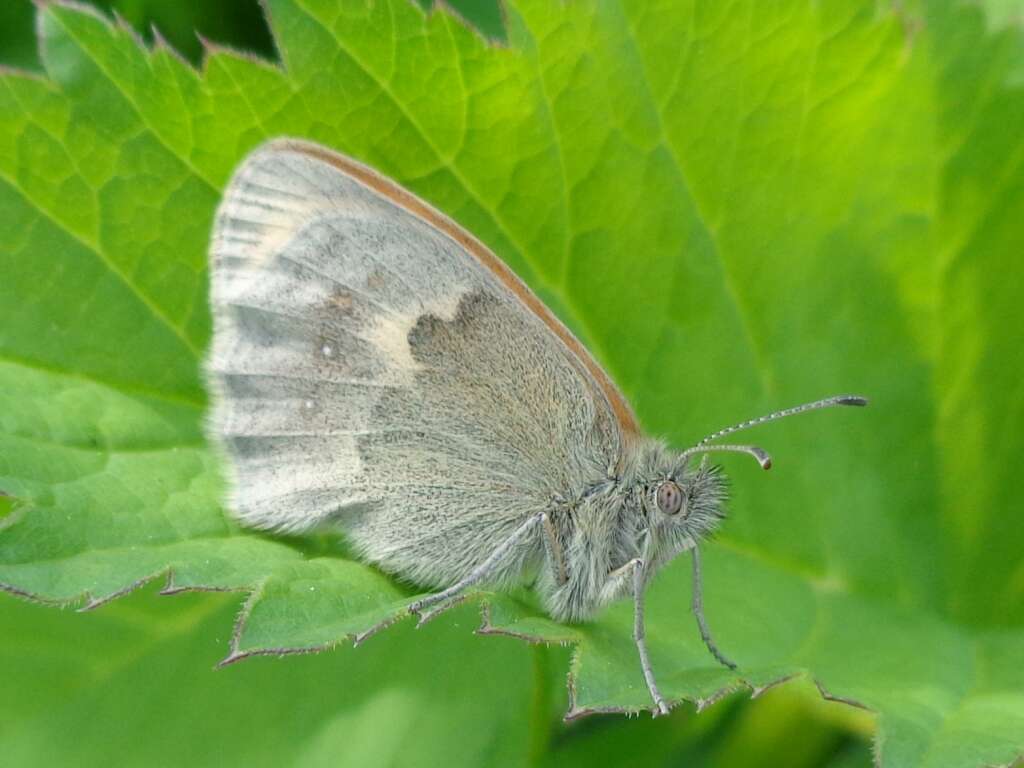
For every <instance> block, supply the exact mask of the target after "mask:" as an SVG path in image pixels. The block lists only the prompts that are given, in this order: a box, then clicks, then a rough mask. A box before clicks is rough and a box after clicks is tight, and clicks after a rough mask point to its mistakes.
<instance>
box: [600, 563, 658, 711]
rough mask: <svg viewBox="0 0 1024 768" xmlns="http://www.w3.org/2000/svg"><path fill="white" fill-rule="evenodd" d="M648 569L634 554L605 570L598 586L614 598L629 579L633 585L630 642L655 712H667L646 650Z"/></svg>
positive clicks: (603, 593)
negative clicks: (605, 576)
mask: <svg viewBox="0 0 1024 768" xmlns="http://www.w3.org/2000/svg"><path fill="white" fill-rule="evenodd" d="M646 577H647V572H646V569H645V567H644V561H643V560H641V559H640V558H639V557H635V558H633V559H632V560H630V561H629V562H628V563H626V564H625V565H623V566H622V567H621V568H616V569H615V570H614V571H612V572H611V573H610V574H608V581H607V582H606V583H605V585H604V587H603V588H602V589H601V593H602V596H606V597H609V598H611V599H614V598H615V597H617V596H618V595H619V594H620V592H621V591H622V590H623V589H624V588H625V587H626V586H627V584H628V582H629V580H630V579H632V582H633V583H632V587H633V642H635V643H636V650H637V652H638V653H639V654H640V669H641V671H642V672H643V674H644V682H646V683H647V690H648V691H650V693H651V698H652V699H654V716H655V717H657V716H658V715H667V714H668V711H669V706H668V702H666V701H665V697H664V696H662V695H661V691H659V690H658V683H657V681H655V679H654V670H653V669H652V668H651V657H650V654H649V653H648V651H647V633H646V629H645V627H644V592H645V588H646V586H647V578H646Z"/></svg>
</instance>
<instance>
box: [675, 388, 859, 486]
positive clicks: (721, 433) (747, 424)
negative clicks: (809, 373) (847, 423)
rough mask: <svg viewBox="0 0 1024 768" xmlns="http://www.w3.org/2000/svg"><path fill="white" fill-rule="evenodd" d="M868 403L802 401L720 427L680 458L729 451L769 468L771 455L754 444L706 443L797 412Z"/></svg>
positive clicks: (847, 398)
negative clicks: (779, 409) (790, 406)
mask: <svg viewBox="0 0 1024 768" xmlns="http://www.w3.org/2000/svg"><path fill="white" fill-rule="evenodd" d="M867 404H868V401H867V398H866V397H860V396H858V395H836V396H835V397H826V398H825V399H823V400H815V401H814V402H813V403H804V404H803V405H797V406H795V407H793V408H786V409H785V410H784V411H776V412H775V413H769V414H768V415H767V416H759V417H757V418H756V419H751V420H750V421H744V422H741V423H739V424H736V425H734V426H731V427H726V428H725V429H720V430H718V431H717V432H714V433H712V434H710V435H708V436H707V437H705V438H704V439H703V440H701V441H700V442H699V443H697V444H696V445H695V446H693V448H688V449H687V450H685V451H683V454H682V456H680V459H682V460H683V461H684V462H685V461H686V460H687V459H689V457H690V456H693V455H694V454H697V453H708V452H711V451H726V452H730V453H746V454H748V455H750V456H753V457H754V458H755V459H757V463H758V464H760V465H761V468H762V469H770V468H771V466H772V459H771V457H770V456H769V455H768V454H767V453H766V452H765V451H764V450H763V449H761V448H758V447H757V446H756V445H708V443H710V442H711V441H712V440H718V439H719V438H722V437H725V436H726V435H731V434H732V433H733V432H739V431H740V430H743V429H750V428H751V427H756V426H758V425H759V424H767V423H768V422H769V421H778V420H779V419H784V418H786V417H787V416H795V415H796V414H798V413H806V412H807V411H817V410H820V409H822V408H831V407H833V406H836V405H856V406H865V405H867Z"/></svg>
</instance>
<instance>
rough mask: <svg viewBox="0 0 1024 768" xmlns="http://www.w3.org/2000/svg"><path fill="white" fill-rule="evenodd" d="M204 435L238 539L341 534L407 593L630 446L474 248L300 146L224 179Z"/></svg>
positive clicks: (260, 156) (582, 376) (437, 579)
mask: <svg viewBox="0 0 1024 768" xmlns="http://www.w3.org/2000/svg"><path fill="white" fill-rule="evenodd" d="M211 258H212V266H211V272H212V276H211V281H212V308H213V319H214V335H213V345H212V350H211V354H210V358H209V361H208V375H209V380H210V384H211V389H212V391H213V394H214V405H213V410H212V414H211V422H210V432H211V437H212V438H213V439H214V440H215V442H217V443H218V444H219V445H220V446H222V448H223V450H224V453H225V455H226V458H227V465H228V470H229V483H230V489H231V506H232V508H233V511H234V512H235V514H237V515H238V516H239V518H240V519H241V520H242V521H243V522H245V523H247V524H250V525H253V526H257V527H261V528H268V529H273V530H278V531H286V532H301V531H305V530H309V529H310V528H313V527H315V526H319V525H323V524H325V523H333V524H337V525H340V526H341V528H342V529H343V530H345V531H346V532H347V533H348V535H349V537H350V538H351V540H352V541H353V542H354V544H355V545H356V547H357V548H358V549H359V550H360V551H361V552H362V554H363V555H364V556H365V557H367V558H368V559H370V560H372V561H374V562H377V563H379V564H381V565H382V566H383V567H385V568H387V569H388V570H391V571H393V572H396V573H398V574H400V575H403V576H406V577H408V578H410V579H412V580H414V581H418V582H422V583H450V582H452V581H454V580H456V579H458V578H461V577H462V576H463V575H465V573H467V572H468V571H469V570H470V569H471V568H472V567H473V566H474V565H475V564H477V563H478V562H480V560H481V559H482V558H483V557H486V556H487V555H488V554H489V550H490V549H493V547H494V545H495V544H496V543H499V542H500V541H501V540H502V539H503V538H504V537H505V536H507V535H508V534H511V532H512V531H514V530H515V529H516V528H517V527H518V526H519V525H520V524H521V523H522V522H523V520H524V519H525V518H526V517H527V516H529V515H530V514H532V513H534V512H536V511H538V510H540V509H542V508H544V506H545V505H546V504H547V503H549V501H550V499H551V497H552V495H553V494H560V495H571V494H572V493H574V492H579V491H581V490H582V489H583V488H584V487H586V485H588V484H591V483H594V482H598V481H600V480H602V479H603V478H604V477H605V476H606V475H607V473H608V471H609V469H614V467H615V466H616V464H617V463H618V462H619V461H620V460H621V457H622V455H623V451H624V448H625V444H626V442H627V441H629V440H630V439H632V436H633V435H634V434H635V433H636V422H635V420H634V419H633V416H632V412H631V411H630V410H629V406H628V404H627V403H626V402H625V400H624V398H623V397H622V395H621V394H619V392H618V390H616V389H615V387H614V385H613V384H612V383H611V382H610V380H608V378H607V376H606V375H605V374H604V372H603V371H602V370H601V369H600V367H599V366H598V365H597V364H596V363H595V362H594V361H593V359H592V358H591V357H590V356H589V354H588V353H587V352H586V351H585V350H584V349H583V348H582V347H581V346H580V345H579V343H578V342H577V341H576V340H575V339H574V338H573V336H572V335H571V334H570V333H569V332H568V331H567V330H566V329H565V327H564V326H562V324H561V323H559V322H558V320H557V319H555V318H554V317H553V316H552V315H551V313H550V312H549V311H548V310H547V308H546V307H544V305H543V304H542V303H541V302H540V301H539V300H538V299H537V298H536V296H534V295H533V294H532V293H531V292H530V291H529V289H527V288H526V287H525V286H524V285H523V284H522V283H521V281H519V279H518V278H516V277H515V275H513V274H512V273H511V272H510V271H509V270H508V269H507V268H506V267H505V266H504V265H503V264H502V263H501V262H500V261H499V260H498V259H497V258H495V257H494V256H493V254H491V253H490V252H489V251H487V249H486V248H484V247H483V246H482V245H481V244H480V243H479V242H477V241H476V240H474V239H473V238H472V237H471V236H469V235H468V234H467V233H465V232H464V231H463V230H461V229H460V228H459V227H458V226H457V225H455V224H454V223H453V222H451V221H450V220H449V219H447V218H445V217H444V216H443V215H441V214H440V213H438V212H437V211H435V210H434V209H432V208H430V207H429V206H427V205H426V204H425V203H423V202H422V201H420V200H419V199H418V198H416V197H415V196H413V195H411V194H410V193H408V192H406V191H405V190H403V189H401V188H400V187H398V186H397V185H395V184H393V183H392V182H389V181H388V180H386V179H384V178H383V177H381V176H379V175H377V174H376V173H374V172H373V171H371V170H370V169H368V168H366V167H365V166H362V165H360V164H358V163H356V162H354V161H352V160H350V159H348V158H345V157H342V156H340V155H337V154H335V153H333V152H331V151H329V150H326V149H324V148H322V147H319V146H317V145H313V144H308V143H305V142H299V141H294V140H276V141H273V142H271V143H269V144H267V145H265V146H263V147H262V148H260V149H258V150H256V151H255V152H254V153H253V154H251V155H250V156H249V157H248V158H247V159H246V161H245V162H244V163H243V165H242V166H241V167H240V168H239V169H238V171H237V172H236V174H235V176H234V178H233V179H232V181H231V183H230V185H229V187H228V189H227V192H226V193H225V197H224V201H223V203H222V204H221V207H220V210H219V212H218V215H217V220H216V224H215V229H214V237H213V245H212V254H211Z"/></svg>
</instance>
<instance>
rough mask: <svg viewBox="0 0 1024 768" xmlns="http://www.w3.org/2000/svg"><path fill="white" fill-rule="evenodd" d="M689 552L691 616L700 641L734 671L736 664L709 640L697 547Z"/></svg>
mask: <svg viewBox="0 0 1024 768" xmlns="http://www.w3.org/2000/svg"><path fill="white" fill-rule="evenodd" d="M690 552H691V555H692V557H693V615H694V616H696V617H697V627H698V628H699V629H700V636H701V639H702V640H703V641H704V645H706V646H707V647H708V650H709V651H711V655H712V656H714V657H715V658H716V659H718V661H719V662H721V663H722V664H724V665H725V666H727V667H728V668H729V669H736V663H735V662H733V661H732V660H730V659H729V658H728V657H727V656H726V655H725V654H723V653H722V652H721V651H720V650H718V646H717V645H715V641H714V640H712V639H711V631H710V630H709V629H708V623H707V620H706V619H705V618H704V598H703V595H702V591H703V589H702V587H701V578H700V551H699V549H698V548H697V547H694V548H693V549H692V550H690Z"/></svg>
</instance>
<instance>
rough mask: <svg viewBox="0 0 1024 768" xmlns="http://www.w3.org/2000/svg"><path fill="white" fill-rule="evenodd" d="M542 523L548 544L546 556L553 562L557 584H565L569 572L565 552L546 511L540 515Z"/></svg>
mask: <svg viewBox="0 0 1024 768" xmlns="http://www.w3.org/2000/svg"><path fill="white" fill-rule="evenodd" d="M541 523H542V524H543V525H544V541H545V542H546V543H547V545H548V547H547V548H548V556H549V557H550V558H551V561H552V562H553V563H554V564H555V574H556V577H555V578H556V579H557V583H558V584H565V582H567V581H568V580H569V572H568V571H567V570H566V568H565V552H564V550H563V549H562V542H561V541H559V539H558V532H557V531H556V530H555V525H554V523H552V522H551V515H549V514H548V513H547V512H545V513H544V515H543V516H542V517H541Z"/></svg>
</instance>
